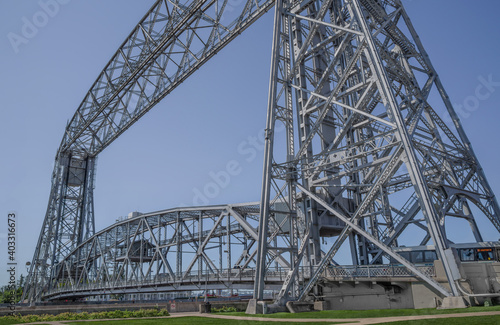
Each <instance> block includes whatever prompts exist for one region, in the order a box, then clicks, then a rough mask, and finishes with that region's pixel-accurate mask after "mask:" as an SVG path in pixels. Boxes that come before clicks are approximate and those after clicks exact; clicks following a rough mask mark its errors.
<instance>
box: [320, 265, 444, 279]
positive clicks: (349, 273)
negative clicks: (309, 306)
mask: <svg viewBox="0 0 500 325" xmlns="http://www.w3.org/2000/svg"><path fill="white" fill-rule="evenodd" d="M417 269H418V270H419V271H421V272H422V273H423V274H425V275H426V276H429V277H434V276H435V273H436V272H435V269H434V265H419V266H417ZM325 273H326V274H325V276H326V277H332V278H375V277H388V278H389V277H414V276H416V275H415V274H414V273H413V272H412V271H410V270H409V269H407V268H406V267H405V266H403V265H395V264H389V265H385V264H384V265H352V266H330V267H328V268H327V269H326V271H325Z"/></svg>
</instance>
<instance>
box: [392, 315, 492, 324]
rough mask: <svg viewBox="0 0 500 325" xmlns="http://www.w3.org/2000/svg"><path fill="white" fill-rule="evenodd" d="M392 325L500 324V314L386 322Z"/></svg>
mask: <svg viewBox="0 0 500 325" xmlns="http://www.w3.org/2000/svg"><path fill="white" fill-rule="evenodd" d="M386 324H390V325H476V324H477V325H500V316H477V317H460V318H458V317H455V318H438V319H422V320H410V321H404V322H393V323H386Z"/></svg>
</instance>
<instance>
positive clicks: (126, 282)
mask: <svg viewBox="0 0 500 325" xmlns="http://www.w3.org/2000/svg"><path fill="white" fill-rule="evenodd" d="M417 268H418V269H419V270H420V271H421V272H422V273H423V274H425V275H427V276H429V277H434V276H435V269H434V265H419V266H417ZM313 270H314V268H313V269H311V268H310V267H301V271H300V272H301V275H302V277H303V278H304V279H308V278H310V275H311V274H312V272H313ZM288 272H289V270H288V269H285V268H276V269H270V270H268V271H267V273H266V282H269V281H274V282H283V281H284V280H285V278H286V276H287V274H288ZM323 276H324V277H326V278H335V279H352V278H398V277H415V276H416V275H415V274H414V273H412V272H411V271H410V270H408V269H407V268H406V267H404V266H402V265H389V264H384V265H357V266H356V265H352V266H330V267H328V268H326V269H325V272H324V274H323ZM254 279H255V269H254V268H244V269H238V268H231V269H222V270H218V271H217V272H210V271H206V270H202V271H199V270H192V271H191V272H189V273H188V274H169V273H160V274H155V275H149V276H142V277H141V278H140V279H138V280H137V279H110V280H109V281H107V282H103V281H96V282H91V283H80V284H77V285H63V284H60V285H57V286H56V287H54V288H52V289H51V290H50V291H48V292H47V295H48V296H52V295H54V294H58V293H65V292H66V293H67V292H71V291H80V292H81V291H87V292H88V291H96V292H100V293H105V291H106V290H113V289H117V288H134V287H137V288H140V287H145V286H168V285H181V286H180V288H181V287H182V285H183V284H199V285H200V289H202V288H203V284H205V283H210V284H213V283H214V282H216V283H223V282H225V281H231V282H248V281H250V282H251V281H253V280H254ZM180 290H182V289H180Z"/></svg>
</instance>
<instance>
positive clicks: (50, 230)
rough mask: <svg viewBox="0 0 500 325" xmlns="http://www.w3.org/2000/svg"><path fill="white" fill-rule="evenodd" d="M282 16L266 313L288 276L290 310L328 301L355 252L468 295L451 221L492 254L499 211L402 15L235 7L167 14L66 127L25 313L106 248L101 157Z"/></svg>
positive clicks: (334, 2) (352, 4)
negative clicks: (95, 250) (409, 252)
mask: <svg viewBox="0 0 500 325" xmlns="http://www.w3.org/2000/svg"><path fill="white" fill-rule="evenodd" d="M272 6H274V7H275V10H274V15H275V21H274V36H273V44H272V46H273V50H272V61H271V72H270V82H269V101H268V111H267V122H266V138H265V139H266V144H265V153H264V169H263V181H262V192H261V200H260V218H259V225H258V232H257V233H256V234H255V236H256V237H257V236H258V238H256V242H257V245H256V252H255V254H254V255H252V258H255V270H256V281H255V287H254V302H253V303H254V305H255V304H256V302H257V301H260V300H263V298H264V290H265V287H266V281H265V279H266V274H267V273H268V271H269V270H270V269H271V268H272V267H273V265H274V264H275V262H280V264H281V265H282V266H285V267H286V268H287V270H288V274H287V276H286V279H285V280H284V281H283V283H282V288H281V290H280V292H279V294H278V296H277V297H276V298H275V302H276V303H277V304H280V305H283V304H284V303H285V302H286V301H289V300H304V299H306V298H307V297H308V295H310V294H312V295H313V296H318V295H321V286H318V285H317V283H318V280H319V279H320V277H321V276H322V273H323V272H324V270H325V268H326V267H328V266H329V265H332V264H336V262H335V259H334V257H335V255H336V253H337V252H338V251H339V249H340V247H341V246H342V245H343V244H344V243H346V245H348V246H349V248H350V252H351V256H352V263H353V264H354V265H372V264H387V263H389V261H396V262H397V263H399V264H402V265H404V266H405V267H406V268H407V269H408V270H410V271H411V272H412V273H413V274H415V275H416V276H417V277H419V278H420V279H421V280H423V281H424V282H426V283H427V284H428V285H429V286H430V287H432V288H433V289H434V290H436V291H437V292H439V293H440V294H441V295H443V296H446V297H452V296H460V295H461V293H460V292H459V289H458V288H457V284H456V281H457V280H458V279H457V277H456V270H457V261H456V257H455V255H454V254H453V252H452V250H451V249H450V244H451V242H450V240H449V239H448V233H447V228H446V220H447V219H449V218H461V219H464V220H466V221H467V222H468V223H469V225H470V231H471V233H472V234H473V236H474V238H475V240H476V242H482V241H483V238H482V236H481V233H480V231H479V229H478V226H477V223H476V220H477V219H478V218H483V219H487V220H489V221H490V222H491V224H492V225H493V226H494V227H495V228H496V230H497V231H499V232H500V218H499V216H500V209H499V206H498V203H497V201H496V199H495V196H494V194H493V192H492V190H491V188H490V186H489V184H488V182H487V179H486V177H485V175H484V173H483V170H482V168H481V166H480V164H479V162H478V160H477V158H476V156H475V154H474V152H473V150H472V147H471V144H470V142H469V140H468V138H467V135H466V134H465V132H464V130H463V127H462V125H461V123H460V121H459V119H458V116H457V114H456V113H455V111H454V109H453V106H452V104H451V102H450V99H449V97H448V95H447V93H446V91H445V89H444V87H443V85H442V83H441V81H440V78H439V76H438V74H437V72H436V70H435V69H434V67H433V66H432V64H431V61H430V59H429V56H428V55H427V53H426V52H425V49H424V47H423V45H422V43H421V41H420V39H419V37H418V35H417V33H416V31H415V29H414V28H413V25H412V23H411V21H410V18H409V17H408V15H407V13H406V11H405V8H404V7H403V5H402V3H401V1H400V0H322V1H312V0H311V1H310V0H305V1H295V0H275V1H271V0H249V1H247V2H246V3H245V4H244V5H243V7H242V9H241V10H239V11H235V10H234V8H232V10H227V7H228V1H227V0H200V1H192V0H191V1H167V0H158V1H157V2H156V3H155V4H154V5H153V7H152V8H151V9H150V10H149V11H148V13H147V14H146V15H145V16H144V18H143V19H142V20H141V22H139V24H138V25H137V27H136V28H135V29H134V30H133V31H132V33H131V34H130V36H129V37H128V38H127V39H126V40H125V42H124V43H123V44H122V45H121V47H120V48H119V49H118V51H117V52H116V54H115V55H114V56H113V57H112V59H111V60H110V61H109V63H108V64H107V65H106V67H105V68H104V70H103V71H102V73H101V74H100V75H99V77H98V78H97V80H96V82H95V83H94V85H93V86H92V88H91V89H90V91H89V92H88V94H87V95H86V97H85V98H84V100H83V102H82V103H81V105H80V107H79V108H78V110H77V111H76V113H75V115H74V116H73V118H72V119H71V121H70V122H69V124H68V125H67V127H66V132H65V134H64V137H63V140H62V142H61V145H60V148H59V150H58V153H57V155H56V164H55V167H54V172H53V174H52V188H51V193H50V198H49V204H48V208H47V212H46V215H45V219H44V223H43V227H42V230H41V233H40V238H39V241H38V245H37V248H36V251H35V254H34V257H33V263H32V265H31V269H30V273H29V276H28V279H27V285H26V287H25V293H24V297H23V299H24V298H27V299H29V300H30V301H36V300H40V299H41V298H42V297H43V294H44V292H47V291H48V290H50V289H51V288H53V287H54V285H55V283H56V281H55V278H56V275H57V274H58V272H59V270H60V269H61V265H59V262H60V261H61V260H62V259H64V258H66V257H67V256H69V255H72V256H76V255H78V247H79V246H80V245H82V243H84V242H85V241H86V240H88V239H89V238H90V237H92V235H93V234H94V232H95V229H94V209H93V188H94V185H93V184H94V175H95V164H96V158H97V155H98V154H99V153H100V152H101V151H102V150H104V149H105V148H106V147H107V146H108V145H109V144H111V142H113V141H114V140H115V139H116V138H117V137H118V136H119V135H120V134H122V133H123V132H124V131H125V130H126V129H128V128H129V127H130V126H131V125H132V124H133V123H135V122H136V121H137V120H138V119H140V117H142V116H143V115H144V114H145V113H146V112H148V111H149V110H150V109H151V108H152V107H153V106H154V105H155V104H156V103H158V102H159V101H160V100H161V99H163V98H164V97H165V96H166V95H168V94H169V93H170V92H171V91H172V90H173V89H175V88H176V87H177V86H178V85H179V84H180V83H182V81H184V80H185V79H186V78H188V77H189V76H190V75H191V74H193V73H194V72H195V71H196V70H197V69H198V68H199V67H200V66H201V65H203V64H204V63H205V62H207V61H208V60H209V59H210V58H211V57H212V56H214V55H215V54H216V53H217V52H218V51H219V50H221V49H222V48H223V47H224V46H225V45H227V44H228V43H230V42H231V41H232V40H233V39H234V38H235V37H236V36H238V35H239V34H240V33H241V32H242V31H243V30H245V29H246V28H247V27H248V26H249V25H251V24H252V23H253V22H254V21H256V20H257V19H258V18H260V17H261V16H262V15H263V14H264V13H265V12H267V11H268V10H269V9H271V8H272ZM226 14H227V15H232V16H231V18H232V19H233V20H232V22H231V23H229V24H224V23H223V20H222V19H221V18H222V16H223V15H226ZM226 17H227V16H226ZM438 108H445V109H446V110H447V112H448V113H449V115H450V116H451V118H452V121H453V123H452V125H448V124H446V123H445V122H444V121H443V120H442V118H441V117H440V116H439V115H438V114H437V113H436V112H437V111H438ZM278 129H283V130H285V131H284V132H277V130H278ZM276 205H279V206H280V211H281V212H280V213H275V211H276V210H275V209H274V208H273V207H275V206H276ZM410 225H412V226H417V227H418V228H420V229H421V230H422V231H423V233H424V235H423V236H422V238H419V239H418V240H419V242H420V244H421V245H426V244H429V243H433V245H434V246H435V250H436V254H437V257H438V259H439V260H440V261H441V262H442V264H443V266H444V269H445V272H446V275H447V279H448V287H449V288H448V287H447V288H445V287H443V286H442V285H441V284H439V283H437V282H436V281H435V280H433V279H432V278H430V277H429V276H428V275H426V274H424V273H422V272H421V271H420V270H419V269H418V268H417V267H416V266H415V265H414V264H412V263H411V262H410V261H408V260H407V259H405V258H403V257H402V256H401V255H400V254H399V253H398V252H397V251H396V250H395V248H397V247H398V246H399V242H401V240H402V239H403V238H404V237H405V236H408V235H409V234H408V231H407V230H408V228H409V226H410ZM245 227H246V229H249V228H248V225H245ZM200 236H201V235H200ZM324 237H331V238H334V239H335V241H334V243H333V244H332V245H326V246H325V245H323V244H322V243H321V242H322V238H324ZM200 242H201V238H200ZM190 267H191V265H190ZM179 271H182V270H179Z"/></svg>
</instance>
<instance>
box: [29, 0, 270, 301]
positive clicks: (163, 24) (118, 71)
mask: <svg viewBox="0 0 500 325" xmlns="http://www.w3.org/2000/svg"><path fill="white" fill-rule="evenodd" d="M273 5H274V2H273V1H270V0H257V1H255V0H248V1H246V2H244V3H243V4H242V6H241V7H238V8H234V7H233V6H232V4H231V3H230V2H229V1H228V0H203V1H191V0H188V1H178V0H158V1H156V3H155V4H154V5H153V6H152V8H151V9H150V10H149V11H148V12H147V13H146V15H145V16H144V18H143V19H142V20H141V21H140V22H139V24H138V25H137V26H136V27H135V28H134V30H133V31H132V33H131V34H130V35H129V36H128V37H127V38H126V40H125V41H124V42H123V44H122V45H121V46H120V48H119V49H118V50H117V51H116V53H115V54H114V55H113V57H112V58H111V60H110V61H109V63H108V64H107V65H106V67H105V68H104V69H103V71H102V72H101V74H100V75H99V77H98V78H97V80H96V81H95V82H94V84H93V85H92V87H91V89H90V90H89V92H88V93H87V95H86V96H85V98H84V99H83V101H82V103H81V104H80V106H79V107H78V109H77V111H76V113H75V114H74V116H73V118H72V119H71V120H70V122H69V123H68V125H67V127H66V130H65V133H64V136H63V139H62V141H61V144H60V147H59V150H58V152H57V155H56V161H55V167H54V172H53V175H52V189H51V194H50V198H49V204H48V208H47V213H46V215H45V219H44V224H43V227H42V231H41V233H40V238H39V241H38V245H37V249H36V251H35V254H34V257H33V262H32V264H31V269H30V272H29V274H28V279H27V282H26V283H27V284H26V287H25V296H24V297H23V299H24V298H26V297H27V298H28V299H29V300H30V301H33V300H39V299H40V296H39V295H36V294H34V293H35V292H41V291H35V288H37V287H38V288H44V290H46V289H48V286H49V281H48V279H49V277H50V276H53V274H52V272H53V266H54V265H55V264H56V263H57V262H58V260H59V259H60V258H61V257H64V256H66V255H67V253H68V252H69V251H71V250H73V249H74V248H75V247H77V246H78V245H79V244H80V243H81V242H82V240H83V239H85V236H87V233H86V232H84V231H82V230H81V229H82V227H81V226H80V225H82V224H83V225H86V226H88V231H87V232H88V234H90V235H91V234H93V229H94V216H93V208H92V204H93V203H92V197H93V183H92V181H91V179H93V177H94V174H95V171H94V161H95V159H96V156H97V154H98V153H99V152H101V151H102V150H104V149H105V148H106V147H107V146H108V145H109V144H110V143H111V142H113V141H114V140H115V139H116V138H117V137H118V136H119V135H120V134H122V133H123V132H125V130H127V129H128V128H129V127H130V126H131V125H132V124H133V123H135V122H136V121H137V120H138V119H139V118H140V117H142V116H143V115H144V114H145V113H146V112H148V111H149V110H150V109H151V108H152V107H153V106H155V105H156V104H157V103H158V102H159V101H160V100H161V99H163V98H164V97H165V96H166V95H167V94H169V93H170V92H171V91H172V90H173V89H175V88H176V87H177V86H178V85H179V84H181V83H182V82H183V81H184V80H185V79H186V78H188V77H189V76H190V75H191V74H193V73H194V72H195V71H196V70H197V69H198V68H200V67H201V66H202V65H203V64H204V63H205V62H207V61H208V60H209V59H210V58H212V57H213V56H214V55H215V54H216V53H217V52H218V51H220V50H221V49H222V48H223V47H224V46H226V45H227V44H229V43H230V42H231V41H232V40H233V39H234V38H235V37H236V36H238V35H240V34H241V33H242V32H243V31H244V30H245V29H246V28H247V27H248V26H250V25H251V24H252V23H253V22H254V21H256V20H257V19H258V18H259V17H260V16H262V15H263V14H264V13H265V12H266V11H268V10H269V9H270V8H271V7H272V6H273ZM228 8H229V9H228ZM87 161H92V162H91V163H86V162H87ZM71 164H76V165H78V164H87V165H86V166H87V167H85V168H86V173H87V174H88V176H89V177H88V178H87V177H85V178H84V179H83V182H81V183H76V184H73V183H68V177H69V176H68V175H65V174H68V173H71V172H72V171H71V169H72V167H69V166H70V165H71ZM69 229H73V230H72V231H69ZM35 274H36V276H35ZM26 294H28V296H26Z"/></svg>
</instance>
